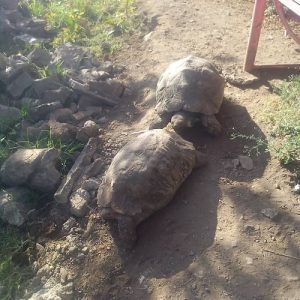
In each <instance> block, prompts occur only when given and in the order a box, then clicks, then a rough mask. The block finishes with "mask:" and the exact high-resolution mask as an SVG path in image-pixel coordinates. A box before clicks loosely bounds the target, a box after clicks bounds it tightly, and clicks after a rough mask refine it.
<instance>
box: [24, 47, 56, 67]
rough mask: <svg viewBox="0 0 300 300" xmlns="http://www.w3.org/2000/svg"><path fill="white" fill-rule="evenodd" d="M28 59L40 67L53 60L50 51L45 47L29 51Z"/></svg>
mask: <svg viewBox="0 0 300 300" xmlns="http://www.w3.org/2000/svg"><path fill="white" fill-rule="evenodd" d="M28 59H29V60H30V62H32V63H34V64H36V65H37V66H39V67H46V66H48V65H49V63H50V61H51V55H50V53H49V52H48V51H47V50H45V49H43V48H35V49H34V50H33V51H32V52H30V53H29V55H28Z"/></svg>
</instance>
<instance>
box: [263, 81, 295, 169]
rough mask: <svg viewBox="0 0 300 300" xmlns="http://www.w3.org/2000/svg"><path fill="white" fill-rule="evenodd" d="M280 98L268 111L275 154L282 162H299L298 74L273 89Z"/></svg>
mask: <svg viewBox="0 0 300 300" xmlns="http://www.w3.org/2000/svg"><path fill="white" fill-rule="evenodd" d="M275 91H276V93H277V94H278V95H279V96H280V100H279V101H278V102H277V103H276V104H275V107H273V109H272V111H270V112H269V113H268V120H269V122H270V123H271V124H272V126H273V129H272V134H271V138H272V139H273V144H274V149H275V155H276V156H277V157H278V158H279V159H280V161H281V162H282V163H284V164H289V163H299V162H300V76H291V77H289V79H288V80H287V81H285V82H284V83H283V84H281V85H280V86H279V87H278V88H276V89H275Z"/></svg>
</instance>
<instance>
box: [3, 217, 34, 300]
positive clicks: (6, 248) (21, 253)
mask: <svg viewBox="0 0 300 300" xmlns="http://www.w3.org/2000/svg"><path fill="white" fill-rule="evenodd" d="M28 246H30V247H28ZM31 250H32V242H31V241H30V240H26V241H25V240H24V236H22V235H21V234H20V233H19V232H18V231H17V230H16V229H14V228H12V227H9V226H6V225H5V224H3V223H2V222H0V286H2V287H3V291H2V293H1V294H0V298H1V300H14V299H18V298H19V297H20V295H21V292H22V289H23V288H24V286H23V284H24V282H25V281H26V280H27V279H28V278H30V277H31V276H32V272H31V270H30V268H29V267H28V263H29V262H30V260H31V259H32V258H33V252H31ZM14 257H18V258H20V257H24V258H26V259H25V260H23V261H22V262H21V260H19V259H18V262H16V261H15V258H14Z"/></svg>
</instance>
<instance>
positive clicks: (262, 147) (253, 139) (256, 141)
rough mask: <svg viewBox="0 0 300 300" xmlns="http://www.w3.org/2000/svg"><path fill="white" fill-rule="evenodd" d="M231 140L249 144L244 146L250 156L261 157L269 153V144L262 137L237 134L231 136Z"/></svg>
mask: <svg viewBox="0 0 300 300" xmlns="http://www.w3.org/2000/svg"><path fill="white" fill-rule="evenodd" d="M231 139H232V140H235V139H242V140H244V141H246V142H247V143H248V144H247V145H245V146H244V151H245V153H247V154H248V155H252V154H254V155H260V154H261V153H262V152H269V147H268V142H267V141H266V140H264V139H262V138H260V137H257V136H254V135H245V134H242V133H238V132H235V133H233V134H232V135H231Z"/></svg>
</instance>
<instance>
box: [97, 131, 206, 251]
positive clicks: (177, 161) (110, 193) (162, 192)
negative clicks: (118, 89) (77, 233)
mask: <svg viewBox="0 0 300 300" xmlns="http://www.w3.org/2000/svg"><path fill="white" fill-rule="evenodd" d="M205 163H206V156H205V154H202V153H201V152H199V151H197V150H196V149H195V148H194V146H193V144H192V143H190V142H188V141H186V140H184V139H183V138H182V137H181V136H179V135H178V134H177V133H176V132H175V131H174V130H173V129H172V128H168V127H167V128H164V129H153V130H147V131H144V132H143V133H141V134H139V135H138V136H137V137H135V138H134V139H133V140H132V141H130V142H129V143H128V144H126V145H125V146H124V147H123V148H122V149H121V150H120V151H119V152H118V153H117V155H116V156H115V157H114V159H113V160H112V162H111V165H110V166H109V168H108V170H107V171H106V173H105V175H104V177H103V180H102V183H101V185H100V187H99V189H98V194H97V203H98V206H99V208H100V215H101V216H102V217H103V218H104V219H115V220H117V221H118V231H119V237H120V239H121V241H122V242H123V244H124V246H126V247H128V248H131V247H132V246H133V244H134V242H135V241H136V227H137V225H138V224H139V223H141V222H142V221H143V220H145V219H146V218H148V217H149V216H150V215H151V214H152V213H154V212H155V211H157V210H159V209H161V208H163V207H164V206H166V205H167V204H168V203H169V202H170V201H171V200H172V199H173V197H174V195H175V193H176V191H177V190H178V188H179V187H180V186H181V184H182V183H183V182H184V181H185V180H186V178H187V177H188V176H189V175H190V173H191V172H192V170H193V168H196V167H200V166H202V165H204V164H205Z"/></svg>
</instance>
